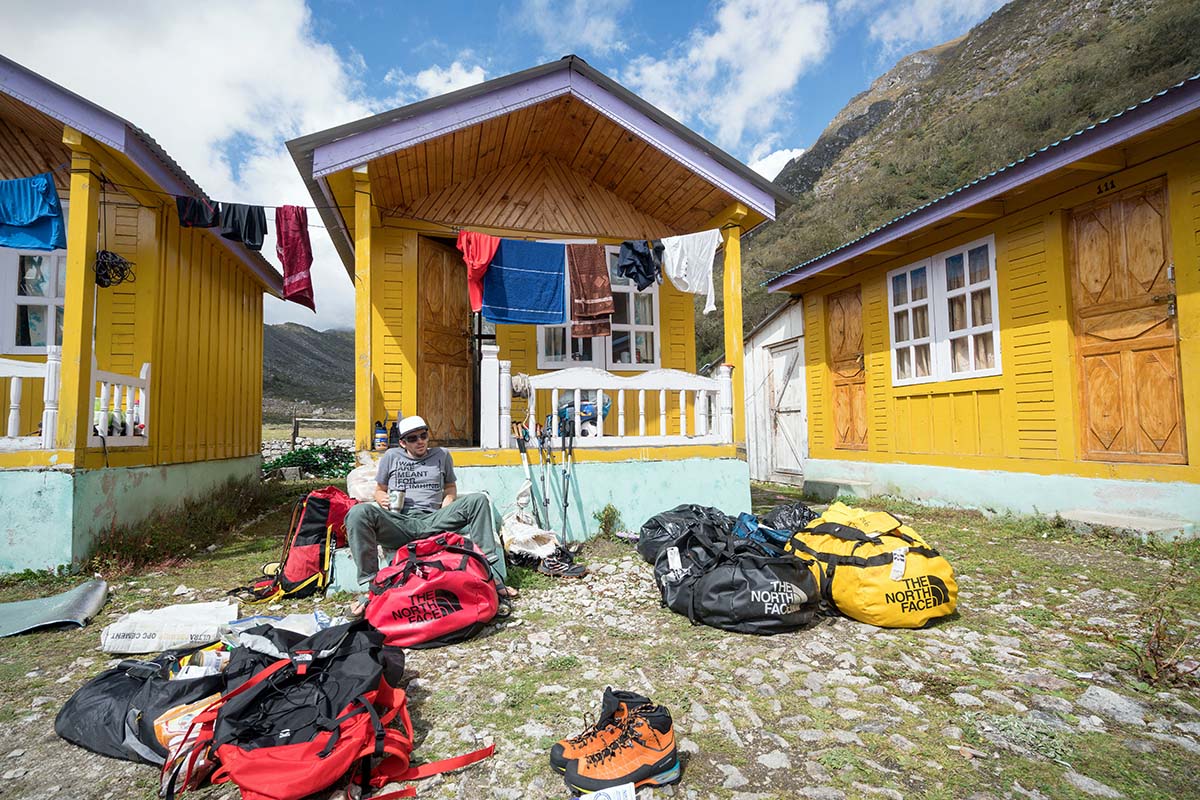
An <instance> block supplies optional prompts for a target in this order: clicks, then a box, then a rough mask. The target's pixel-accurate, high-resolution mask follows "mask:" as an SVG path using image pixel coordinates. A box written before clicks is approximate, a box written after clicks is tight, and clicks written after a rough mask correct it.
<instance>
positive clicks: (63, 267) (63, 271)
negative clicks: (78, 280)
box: [54, 256, 67, 297]
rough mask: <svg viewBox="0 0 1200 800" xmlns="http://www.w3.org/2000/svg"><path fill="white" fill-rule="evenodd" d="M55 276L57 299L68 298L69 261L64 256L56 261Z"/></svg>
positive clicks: (55, 294)
mask: <svg viewBox="0 0 1200 800" xmlns="http://www.w3.org/2000/svg"><path fill="white" fill-rule="evenodd" d="M54 267H55V269H54V276H55V281H54V283H55V289H54V296H55V297H66V296H67V259H66V258H65V257H63V256H58V257H56V258H55V259H54Z"/></svg>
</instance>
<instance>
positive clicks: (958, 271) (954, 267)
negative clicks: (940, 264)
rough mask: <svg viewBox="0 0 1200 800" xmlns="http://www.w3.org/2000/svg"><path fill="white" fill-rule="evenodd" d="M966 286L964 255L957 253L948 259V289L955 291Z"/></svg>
mask: <svg viewBox="0 0 1200 800" xmlns="http://www.w3.org/2000/svg"><path fill="white" fill-rule="evenodd" d="M963 286H966V276H965V275H964V274H963V256H962V253H956V254H955V255H952V256H950V257H949V258H947V259H946V289H947V290H949V291H954V290H955V289H961V288H962V287H963Z"/></svg>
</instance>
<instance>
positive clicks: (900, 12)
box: [843, 0, 1007, 54]
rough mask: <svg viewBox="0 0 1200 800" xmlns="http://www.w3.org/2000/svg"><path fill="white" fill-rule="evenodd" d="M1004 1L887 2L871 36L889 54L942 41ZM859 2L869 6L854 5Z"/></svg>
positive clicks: (937, 0) (966, 28)
mask: <svg viewBox="0 0 1200 800" xmlns="http://www.w3.org/2000/svg"><path fill="white" fill-rule="evenodd" d="M843 2H846V0H843ZM850 2H851V3H853V0H850ZM1005 2H1007V0H903V2H898V3H897V2H893V3H888V4H887V6H886V7H885V8H884V10H883V12H882V13H881V14H879V16H877V17H875V18H874V19H873V20H872V21H871V27H870V31H871V38H872V39H873V40H875V41H877V42H879V43H880V44H882V45H883V47H884V50H885V52H887V53H889V54H895V53H898V52H902V51H905V50H909V49H912V48H913V47H928V46H931V45H935V44H941V43H942V42H945V41H948V40H950V39H953V38H954V37H955V36H959V35H961V34H962V33H964V32H965V31H967V30H968V29H970V28H971V26H972V25H974V24H975V23H977V22H979V21H980V20H982V19H984V18H985V17H987V16H988V15H989V14H991V13H992V12H993V11H995V10H996V9H998V8H1000V7H1001V6H1002V5H1004V4H1005ZM859 4H861V5H867V4H862V3H856V4H855V5H859ZM871 5H874V4H871Z"/></svg>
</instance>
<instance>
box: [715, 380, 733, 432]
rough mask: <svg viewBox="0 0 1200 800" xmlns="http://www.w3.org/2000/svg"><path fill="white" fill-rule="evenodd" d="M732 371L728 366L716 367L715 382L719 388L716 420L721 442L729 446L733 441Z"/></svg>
mask: <svg viewBox="0 0 1200 800" xmlns="http://www.w3.org/2000/svg"><path fill="white" fill-rule="evenodd" d="M732 372H733V371H732V370H731V369H730V367H729V365H728V364H722V365H721V366H719V367H717V380H719V381H720V382H721V388H720V390H719V392H718V394H717V404H718V406H719V409H718V418H719V422H718V424H719V425H720V432H721V442H722V443H724V444H729V443H731V442H732V441H733V425H734V423H733V388H734V386H735V385H736V384H735V382H734V381H733V378H732Z"/></svg>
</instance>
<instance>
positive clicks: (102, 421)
mask: <svg viewBox="0 0 1200 800" xmlns="http://www.w3.org/2000/svg"><path fill="white" fill-rule="evenodd" d="M92 385H93V386H94V387H96V388H95V389H94V390H93V391H94V392H95V397H94V398H93V400H92V406H93V408H94V409H95V416H94V418H93V421H92V425H93V429H92V433H91V435H90V436H88V446H89V447H109V448H112V447H142V446H144V445H145V444H146V442H147V441H148V440H149V433H150V420H149V409H150V365H149V364H142V370H141V372H140V373H139V374H138V377H136V378H135V377H133V376H132V375H121V374H120V373H117V372H105V371H104V370H101V369H98V368H97V367H96V360H95V359H94V358H93V359H92Z"/></svg>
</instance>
